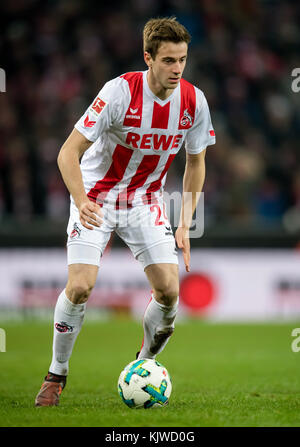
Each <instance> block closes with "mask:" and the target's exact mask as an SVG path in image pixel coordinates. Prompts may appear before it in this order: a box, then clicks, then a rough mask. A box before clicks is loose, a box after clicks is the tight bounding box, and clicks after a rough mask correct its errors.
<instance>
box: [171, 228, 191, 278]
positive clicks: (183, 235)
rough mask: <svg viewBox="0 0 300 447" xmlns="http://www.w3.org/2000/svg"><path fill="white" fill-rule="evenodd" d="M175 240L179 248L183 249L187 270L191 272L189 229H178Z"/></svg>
mask: <svg viewBox="0 0 300 447" xmlns="http://www.w3.org/2000/svg"><path fill="white" fill-rule="evenodd" d="M175 240H176V244H177V247H178V248H181V249H182V254H183V260H184V264H185V270H186V271H187V272H189V271H190V260H191V249H190V237H189V230H188V229H187V228H183V227H178V228H177V230H176V233H175Z"/></svg>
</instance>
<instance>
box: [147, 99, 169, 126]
mask: <svg viewBox="0 0 300 447" xmlns="http://www.w3.org/2000/svg"><path fill="white" fill-rule="evenodd" d="M169 115H170V102H168V104H166V105H164V106H161V105H159V104H158V103H157V102H155V101H154V104H153V114H152V124H151V128H155V129H167V128H168V124H169Z"/></svg>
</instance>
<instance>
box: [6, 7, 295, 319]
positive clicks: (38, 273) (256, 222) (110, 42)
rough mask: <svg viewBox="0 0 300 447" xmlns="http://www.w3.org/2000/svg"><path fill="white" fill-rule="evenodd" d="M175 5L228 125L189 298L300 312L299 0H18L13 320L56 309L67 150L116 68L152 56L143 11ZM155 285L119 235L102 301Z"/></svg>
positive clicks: (162, 12)
mask: <svg viewBox="0 0 300 447" xmlns="http://www.w3.org/2000/svg"><path fill="white" fill-rule="evenodd" d="M166 15H175V16H176V17H177V18H178V20H179V21H180V22H181V23H183V24H184V25H185V26H186V27H187V28H188V30H189V31H190V33H191V34H192V43H191V45H190V49H189V58H188V64H187V67H186V71H185V76H184V77H185V78H186V79H187V80H189V81H190V82H192V83H194V84H195V85H197V86H198V87H199V88H201V89H202V90H203V91H204V93H205V95H206V97H207V99H208V103H209V106H210V110H211V115H212V120H213V124H214V127H215V131H216V137H217V144H216V145H215V146H212V147H210V148H209V149H208V151H207V177H206V182H205V188H204V192H205V232H204V235H203V237H201V238H198V239H192V240H191V243H192V262H191V266H192V272H191V273H190V274H189V275H186V274H185V272H184V268H183V266H182V263H181V265H180V269H181V280H182V283H181V284H182V285H181V296H182V308H181V311H182V314H183V315H184V314H188V315H196V316H201V317H204V318H208V319H209V318H212V319H219V320H238V321H241V320H249V319H250V320H251V319H255V320H257V319H258V320H269V319H274V318H275V319H277V320H278V319H280V320H281V319H285V318H294V319H295V318H298V317H299V315H300V277H299V271H300V268H299V267H300V251H299V250H300V151H299V137H300V107H299V106H300V92H299V93H297V92H294V91H293V90H292V81H293V77H292V70H293V69H294V68H295V67H300V28H299V20H300V5H299V2H297V1H287V0H283V1H275V0H273V1H272V0H265V1H263V0H261V1H258V0H231V1H227V2H220V1H211V0H202V1H196V0H195V1H193V0H180V1H179V0H165V1H164V0H128V1H117V0H115V1H114V2H97V1H91V0H86V1H83V0H72V1H64V0H60V1H56V0H49V1H36V0H10V1H9V2H2V3H1V6H0V29H1V32H0V33H1V38H0V53H1V59H0V67H1V68H2V69H4V70H5V73H6V92H2V93H0V104H1V106H0V173H1V181H0V247H1V250H0V272H1V274H0V276H1V291H0V314H1V318H0V320H1V319H4V318H6V317H7V316H11V315H12V311H13V312H14V314H15V311H16V310H18V312H19V313H18V315H21V316H27V315H31V316H32V315H34V314H35V313H36V314H37V315H40V316H41V315H43V312H44V311H45V310H48V309H51V313H52V309H53V306H54V304H55V302H56V299H57V295H58V293H59V291H60V290H61V288H63V287H64V284H65V280H66V275H67V266H66V252H65V242H66V232H65V230H66V224H67V220H68V212H69V196H68V193H67V190H66V188H65V186H64V184H63V182H62V179H61V176H60V173H59V171H58V168H57V164H56V158H57V154H58V151H59V149H60V147H61V145H62V144H63V142H64V141H65V139H66V137H67V136H68V134H69V133H70V132H71V130H72V128H73V125H74V123H75V122H76V121H77V119H78V118H79V117H80V116H81V115H82V113H83V111H84V110H85V109H86V107H87V106H88V104H90V102H91V101H92V99H93V98H94V97H95V96H96V94H97V92H98V91H99V90H100V88H101V87H102V86H103V85H104V83H105V82H106V81H108V80H109V79H112V78H114V77H116V76H118V75H120V74H121V73H123V72H127V71H134V70H144V69H145V65H144V62H143V58H142V29H143V26H144V23H145V21H146V20H147V19H148V18H150V17H156V16H166ZM184 164H185V152H184V150H182V151H181V152H180V153H179V154H178V156H177V157H176V159H175V162H174V164H173V166H172V169H171V170H170V171H169V174H168V178H167V184H166V190H167V191H169V192H172V191H174V190H178V191H181V189H182V175H183V171H184ZM116 273H117V274H116ZM148 296H149V287H148V284H147V282H146V279H145V276H144V273H143V271H142V269H141V267H140V265H139V264H138V263H137V261H135V260H134V259H133V258H132V256H131V254H130V252H129V249H127V247H125V246H124V244H123V242H122V241H121V240H120V239H118V238H117V237H114V238H113V239H112V240H111V243H110V246H109V248H108V250H107V251H106V253H105V256H104V259H103V262H102V265H101V268H100V272H99V279H98V282H97V286H96V288H95V290H94V292H93V294H92V297H91V299H90V305H89V307H90V310H92V312H91V313H90V317H91V318H92V317H93V316H95V315H99V316H100V315H102V314H103V312H110V311H114V312H120V311H122V312H128V313H130V314H132V313H133V314H134V315H135V314H136V315H138V316H140V315H141V314H142V313H143V310H144V306H145V303H146V302H147V300H148ZM20 311H21V312H20Z"/></svg>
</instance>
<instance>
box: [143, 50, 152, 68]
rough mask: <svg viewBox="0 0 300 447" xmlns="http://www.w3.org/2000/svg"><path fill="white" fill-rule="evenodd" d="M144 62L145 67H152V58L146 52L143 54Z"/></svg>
mask: <svg viewBox="0 0 300 447" xmlns="http://www.w3.org/2000/svg"><path fill="white" fill-rule="evenodd" d="M144 61H145V63H146V65H148V67H149V68H150V66H151V65H152V57H151V54H150V53H148V51H145V52H144Z"/></svg>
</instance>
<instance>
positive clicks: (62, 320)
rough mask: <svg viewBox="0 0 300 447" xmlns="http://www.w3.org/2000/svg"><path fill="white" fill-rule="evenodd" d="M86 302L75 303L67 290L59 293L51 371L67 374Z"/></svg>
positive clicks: (55, 314)
mask: <svg viewBox="0 0 300 447" xmlns="http://www.w3.org/2000/svg"><path fill="white" fill-rule="evenodd" d="M85 308H86V304H85V303H84V304H73V303H72V302H71V301H70V300H69V299H68V298H67V296H66V293H65V290H63V291H62V293H61V294H60V295H59V297H58V300H57V303H56V306H55V311H54V333H53V355H52V361H51V365H50V367H49V371H50V372H51V373H53V374H57V375H63V376H66V375H67V374H68V372H69V359H70V357H71V354H72V350H73V346H74V343H75V340H76V338H77V335H78V334H79V332H80V330H81V327H82V323H83V319H84V313H85Z"/></svg>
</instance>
